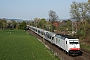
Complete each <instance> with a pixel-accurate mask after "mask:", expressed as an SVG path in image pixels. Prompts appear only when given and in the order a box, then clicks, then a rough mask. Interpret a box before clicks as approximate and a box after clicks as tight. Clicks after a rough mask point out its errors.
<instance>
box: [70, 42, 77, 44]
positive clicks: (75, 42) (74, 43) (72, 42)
mask: <svg viewBox="0 0 90 60" xmlns="http://www.w3.org/2000/svg"><path fill="white" fill-rule="evenodd" d="M70 44H79V42H70Z"/></svg>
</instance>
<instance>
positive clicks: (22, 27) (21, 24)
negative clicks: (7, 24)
mask: <svg viewBox="0 0 90 60" xmlns="http://www.w3.org/2000/svg"><path fill="white" fill-rule="evenodd" d="M18 29H23V30H25V29H26V22H25V21H23V22H21V23H19V26H18Z"/></svg>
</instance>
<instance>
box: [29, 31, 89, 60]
mask: <svg viewBox="0 0 90 60" xmlns="http://www.w3.org/2000/svg"><path fill="white" fill-rule="evenodd" d="M28 33H29V34H31V35H33V36H35V37H36V38H37V39H38V40H39V41H41V42H42V43H43V44H44V45H45V46H47V47H48V49H50V50H51V51H53V52H54V54H55V55H57V56H58V57H59V58H60V59H61V60H90V54H89V53H87V52H86V51H84V50H82V52H83V54H82V56H68V55H67V54H65V52H64V51H63V50H62V49H60V48H59V47H57V46H55V45H53V44H51V43H50V42H48V41H46V40H45V39H43V38H42V37H40V36H39V35H37V34H35V33H34V32H32V31H31V30H28Z"/></svg>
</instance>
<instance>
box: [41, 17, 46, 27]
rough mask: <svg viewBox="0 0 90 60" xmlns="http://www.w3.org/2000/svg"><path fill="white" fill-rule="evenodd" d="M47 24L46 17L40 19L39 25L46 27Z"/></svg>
mask: <svg viewBox="0 0 90 60" xmlns="http://www.w3.org/2000/svg"><path fill="white" fill-rule="evenodd" d="M45 26H46V19H44V18H42V19H41V20H40V21H39V27H40V28H42V29H44V28H45Z"/></svg>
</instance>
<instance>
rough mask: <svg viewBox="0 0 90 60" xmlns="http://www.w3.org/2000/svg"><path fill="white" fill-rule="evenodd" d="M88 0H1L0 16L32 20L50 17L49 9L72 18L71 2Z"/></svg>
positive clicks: (63, 16)
mask: <svg viewBox="0 0 90 60" xmlns="http://www.w3.org/2000/svg"><path fill="white" fill-rule="evenodd" d="M73 1H76V2H87V1H88V0H0V18H10V19H24V20H31V19H34V18H36V17H37V18H45V19H48V18H49V15H48V14H49V11H50V10H53V11H55V12H56V14H57V15H58V17H59V18H60V19H69V18H70V13H69V11H70V4H72V2H73Z"/></svg>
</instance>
